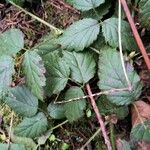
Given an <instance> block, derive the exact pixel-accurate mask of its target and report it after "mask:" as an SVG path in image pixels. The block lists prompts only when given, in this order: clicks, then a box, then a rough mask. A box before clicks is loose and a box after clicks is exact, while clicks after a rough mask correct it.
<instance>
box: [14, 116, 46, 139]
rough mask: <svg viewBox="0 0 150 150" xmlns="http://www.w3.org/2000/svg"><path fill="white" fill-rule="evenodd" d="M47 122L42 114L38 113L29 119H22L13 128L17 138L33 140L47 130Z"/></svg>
mask: <svg viewBox="0 0 150 150" xmlns="http://www.w3.org/2000/svg"><path fill="white" fill-rule="evenodd" d="M47 127H48V122H47V118H46V116H45V115H44V114H43V113H38V114H37V115H36V116H33V117H31V118H24V119H23V121H22V122H21V123H20V124H19V125H18V126H17V127H16V128H15V132H14V133H15V134H16V135H17V136H23V137H30V138H35V137H38V136H40V135H41V134H42V133H43V132H45V131H46V130H47Z"/></svg>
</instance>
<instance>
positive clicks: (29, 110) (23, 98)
mask: <svg viewBox="0 0 150 150" xmlns="http://www.w3.org/2000/svg"><path fill="white" fill-rule="evenodd" d="M5 102H6V104H8V105H9V106H10V107H11V108H12V109H13V110H14V111H15V112H17V113H18V114H20V115H22V116H25V117H31V116H33V115H35V114H36V112H37V109H38V99H37V98H36V97H35V96H34V95H32V93H31V92H30V91H29V90H28V89H27V88H26V87H25V86H17V87H15V88H12V89H11V90H10V93H9V94H8V96H7V97H6V100H5Z"/></svg>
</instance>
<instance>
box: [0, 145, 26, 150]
mask: <svg viewBox="0 0 150 150" xmlns="http://www.w3.org/2000/svg"><path fill="white" fill-rule="evenodd" d="M8 147H9V145H8V144H0V149H1V150H8ZM9 150H27V149H26V148H25V146H24V145H21V144H10V147H9Z"/></svg>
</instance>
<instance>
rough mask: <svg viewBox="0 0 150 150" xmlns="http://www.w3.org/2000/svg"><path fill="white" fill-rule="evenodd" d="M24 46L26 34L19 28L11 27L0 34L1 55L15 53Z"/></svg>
mask: <svg viewBox="0 0 150 150" xmlns="http://www.w3.org/2000/svg"><path fill="white" fill-rule="evenodd" d="M23 47H24V35H23V33H22V32H21V31H20V30H19V29H9V30H7V31H6V32H4V33H1V34H0V56H1V55H10V56H12V55H15V54H16V53H17V52H19V51H20V50H21V49H22V48H23Z"/></svg>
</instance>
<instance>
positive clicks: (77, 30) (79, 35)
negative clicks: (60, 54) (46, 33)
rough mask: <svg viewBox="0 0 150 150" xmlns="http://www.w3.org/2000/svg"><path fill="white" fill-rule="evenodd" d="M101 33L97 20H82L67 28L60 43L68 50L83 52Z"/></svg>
mask: <svg viewBox="0 0 150 150" xmlns="http://www.w3.org/2000/svg"><path fill="white" fill-rule="evenodd" d="M99 31H100V26H99V23H98V21H97V20H94V19H91V18H88V19H82V20H79V21H77V22H75V23H74V24H72V25H71V26H70V27H69V28H67V29H66V30H65V31H64V33H63V35H62V36H61V37H60V38H59V41H60V44H61V45H62V47H63V48H66V49H67V50H72V49H74V50H75V51H82V50H83V49H84V48H86V47H88V46H90V45H91V44H92V43H93V42H94V41H95V40H96V39H97V35H98V34H99Z"/></svg>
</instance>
